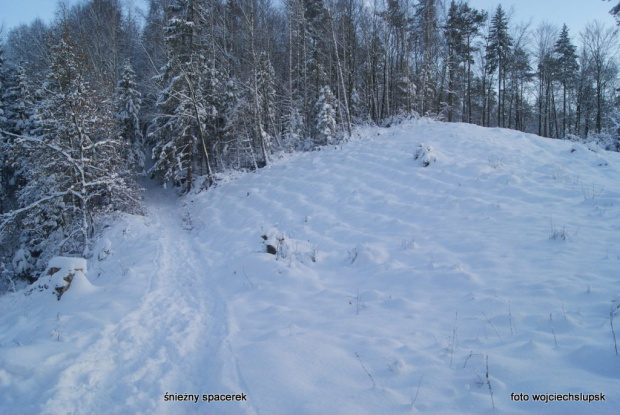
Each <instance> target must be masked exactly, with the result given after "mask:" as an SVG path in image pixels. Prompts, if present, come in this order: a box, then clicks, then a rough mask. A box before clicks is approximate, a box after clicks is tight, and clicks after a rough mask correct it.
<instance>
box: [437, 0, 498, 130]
mask: <svg viewBox="0 0 620 415" xmlns="http://www.w3.org/2000/svg"><path fill="white" fill-rule="evenodd" d="M486 19H487V14H486V12H484V11H482V12H481V11H478V10H476V9H473V8H471V7H470V6H469V5H468V4H467V3H465V2H463V1H459V2H458V3H456V2H455V1H454V0H452V2H451V3H450V8H449V10H448V19H447V21H446V26H445V28H444V36H445V38H446V45H447V47H448V59H449V63H450V64H451V68H450V69H451V70H450V72H449V84H450V86H449V88H450V90H451V91H452V90H453V89H454V88H455V86H454V81H453V79H454V76H455V75H456V72H457V68H458V67H459V66H460V65H461V64H464V65H463V66H464V67H463V72H464V73H465V76H464V78H465V80H466V86H465V88H463V92H464V95H466V97H463V99H462V100H463V102H466V103H467V109H466V111H463V114H465V113H466V114H467V122H471V121H472V110H471V107H472V103H471V76H472V73H471V64H472V63H473V60H474V59H473V56H472V54H473V53H474V52H475V51H476V50H477V48H476V47H475V46H473V41H474V39H475V38H476V36H478V35H479V34H480V27H481V26H482V24H483V23H484V22H485V21H486ZM450 106H452V103H451V102H450ZM463 114H462V116H461V118H463Z"/></svg>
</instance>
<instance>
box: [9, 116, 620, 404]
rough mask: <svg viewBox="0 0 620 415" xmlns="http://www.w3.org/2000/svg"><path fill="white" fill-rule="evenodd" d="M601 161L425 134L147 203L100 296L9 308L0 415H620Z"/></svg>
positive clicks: (436, 128) (610, 232)
mask: <svg viewBox="0 0 620 415" xmlns="http://www.w3.org/2000/svg"><path fill="white" fill-rule="evenodd" d="M592 150H597V149H596V148H594V147H592V148H591V149H589V148H588V147H586V146H584V145H581V144H573V143H570V142H566V141H556V140H549V139H543V138H540V137H536V136H533V135H527V134H522V133H520V132H516V131H510V130H502V129H485V128H480V127H476V126H472V125H466V124H443V123H437V122H430V121H428V120H418V121H410V122H405V123H403V124H400V125H397V126H394V127H392V128H390V129H366V130H363V131H359V132H358V133H357V137H356V139H355V140H353V141H352V142H350V143H347V144H344V145H343V146H338V147H328V148H324V149H322V150H321V151H318V152H313V153H303V154H295V155H292V156H286V157H284V158H283V159H280V160H277V161H276V162H274V163H273V165H272V166H270V167H269V168H265V169H262V170H260V171H257V172H254V173H250V174H245V175H241V176H240V177H237V178H236V179H234V180H229V181H227V182H224V183H222V184H221V185H220V186H218V187H217V188H213V189H211V190H209V191H207V192H203V193H200V194H192V195H188V196H185V197H183V198H182V199H180V200H176V199H175V198H174V195H173V194H172V193H170V192H166V191H163V190H153V191H150V192H149V194H148V195H147V199H146V202H147V209H148V215H147V216H146V217H144V218H143V217H131V216H125V217H123V218H120V219H119V220H118V221H117V222H115V223H114V224H112V225H111V226H110V227H109V228H108V229H107V230H106V232H105V235H104V237H102V238H101V240H100V241H98V244H97V247H96V250H95V252H96V253H97V255H96V257H95V258H93V259H92V260H91V261H90V262H89V269H88V272H87V275H86V276H87V278H88V281H89V282H90V284H92V286H91V285H89V286H88V287H87V289H81V290H80V289H78V288H79V287H77V288H76V289H75V290H74V289H73V288H71V289H69V291H67V293H66V294H65V295H64V296H63V297H62V299H61V300H60V301H57V300H56V297H55V296H54V295H52V293H51V292H50V291H49V290H44V289H43V290H36V289H35V290H32V291H30V292H29V293H28V295H25V293H24V292H20V293H15V294H10V295H6V296H4V297H2V298H0V310H1V311H0V413H2V414H13V413H15V414H17V413H20V414H24V413H32V414H36V413H44V414H66V413H70V414H92V413H107V414H129V413H136V414H137V413H144V414H173V413H174V414H180V413H187V414H193V413H217V414H270V415H271V414H282V415H286V414H291V413H295V414H336V413H337V414H355V415H359V414H385V413H390V414H400V413H403V414H404V413H429V414H438V413H446V414H448V413H450V414H454V413H463V414H482V413H498V412H497V410H499V411H501V412H500V413H505V414H526V413H532V412H534V413H539V414H555V413H588V412H592V411H593V410H595V411H596V412H597V413H600V414H615V413H617V412H618V409H619V408H620V396H619V395H618V392H617V391H618V390H620V357H619V356H617V355H616V353H615V350H614V338H613V333H612V330H611V328H612V325H611V324H610V311H612V307H615V305H616V304H615V303H612V301H613V300H615V299H616V298H619V297H620V290H619V285H618V271H617V270H618V267H619V265H620V225H619V223H620V222H619V221H618V219H619V217H620V154H615V153H606V152H603V151H600V150H597V151H592ZM416 156H417V159H416ZM268 246H269V247H268ZM268 250H270V251H272V252H275V255H273V254H270V253H267V251H268ZM619 314H620V313H619ZM618 320H619V321H617V322H616V326H614V327H615V330H616V331H617V335H618V336H620V319H618ZM619 340H620V338H619ZM513 393H514V394H517V395H518V394H524V395H523V396H522V397H521V401H517V400H515V399H516V398H515V397H514V396H515V395H513V397H512V398H511V394H513ZM548 393H551V394H569V393H571V394H573V398H570V397H569V396H566V398H569V399H574V396H575V394H576V396H577V397H579V398H582V397H583V396H582V395H580V394H586V396H587V395H593V398H594V395H596V397H598V398H602V396H601V395H600V394H604V401H602V400H600V401H596V402H591V403H589V404H588V403H585V402H581V401H580V402H575V401H570V402H549V403H544V402H535V401H534V394H548ZM170 394H174V396H172V397H171V395H170ZM177 394H183V395H184V396H183V398H185V397H186V396H185V394H191V395H199V396H198V398H197V399H198V402H196V403H195V402H187V401H182V402H181V401H177V400H176V399H177V398H178V396H177ZM209 394H224V395H226V394H227V395H231V399H233V401H228V402H205V401H203V399H202V398H203V396H202V395H209ZM525 394H527V396H526V395H525ZM187 397H188V398H190V397H189V396H187ZM205 398H207V400H208V399H209V397H208V396H205ZM525 398H529V401H527V402H524V401H523V400H524V399H525ZM191 399H195V398H194V397H191ZM211 399H213V397H211ZM237 399H238V400H237ZM493 407H495V409H496V410H495V411H494V410H493Z"/></svg>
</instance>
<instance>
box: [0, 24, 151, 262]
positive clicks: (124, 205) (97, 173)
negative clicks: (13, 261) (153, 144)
mask: <svg viewBox="0 0 620 415" xmlns="http://www.w3.org/2000/svg"><path fill="white" fill-rule="evenodd" d="M81 67H82V65H81V60H80V58H79V57H78V52H77V51H76V49H75V46H74V44H73V43H72V41H71V39H70V37H69V36H68V35H67V34H66V33H63V34H62V35H61V36H60V40H59V42H58V44H57V45H56V46H55V47H54V48H53V50H52V66H51V68H50V75H49V77H48V80H47V82H46V85H45V91H44V97H43V100H42V103H41V105H40V107H39V108H38V111H37V117H38V122H39V128H38V130H37V131H35V133H36V134H37V135H36V136H12V137H13V138H14V142H13V143H12V145H11V150H12V152H13V153H18V154H21V155H23V159H22V160H23V162H24V163H25V166H23V167H26V168H25V169H23V174H24V181H25V184H24V186H23V187H22V188H20V189H19V191H18V194H17V196H18V206H17V207H16V208H15V209H13V210H11V211H9V212H6V213H4V214H3V215H2V216H1V217H0V230H1V231H2V232H0V233H3V234H4V236H6V233H5V231H6V229H7V228H8V227H9V226H10V225H11V224H13V223H15V222H17V223H19V225H20V228H21V249H20V250H19V251H18V252H17V253H16V255H18V256H19V257H20V258H25V259H26V260H29V259H31V260H32V262H33V263H32V264H31V266H32V268H31V270H30V271H32V272H35V271H38V270H42V269H43V268H44V267H45V266H46V265H47V261H48V260H49V259H50V257H51V256H53V255H57V254H59V253H60V254H70V255H83V256H88V254H89V249H90V240H91V237H92V235H93V232H94V223H95V220H96V219H97V218H98V217H100V216H102V215H105V214H107V213H109V212H111V211H115V210H129V211H136V210H137V209H139V201H138V188H137V185H136V184H135V182H133V181H132V180H131V176H130V175H128V174H126V173H125V167H126V166H125V165H124V164H123V162H122V160H123V159H122V157H121V154H122V152H123V149H122V142H121V141H120V140H119V139H118V135H117V134H116V133H117V129H116V128H115V123H114V116H113V111H112V108H111V105H109V104H108V105H106V104H105V102H106V100H105V99H103V97H102V96H101V95H99V94H98V93H97V91H95V90H93V89H91V87H90V85H89V84H88V83H87V82H85V81H84V78H83V76H82V74H81V71H80V68H81ZM108 102H109V101H108ZM22 269H24V270H27V269H28V267H23V268H22Z"/></svg>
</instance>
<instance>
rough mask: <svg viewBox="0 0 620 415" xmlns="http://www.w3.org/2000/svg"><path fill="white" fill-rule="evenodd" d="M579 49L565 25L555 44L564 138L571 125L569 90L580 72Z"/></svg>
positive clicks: (556, 74)
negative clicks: (561, 96) (568, 107)
mask: <svg viewBox="0 0 620 415" xmlns="http://www.w3.org/2000/svg"><path fill="white" fill-rule="evenodd" d="M576 51H577V48H576V47H575V46H574V45H573V44H572V42H571V40H570V37H569V36H568V27H566V25H564V26H563V27H562V31H561V32H560V36H559V38H558V40H557V42H556V43H555V49H554V52H555V60H556V65H555V67H556V73H555V76H556V78H557V79H558V80H559V81H560V83H561V84H562V90H563V99H562V106H563V107H562V108H563V109H562V135H561V136H562V137H564V136H565V135H566V125H567V123H570V120H568V122H567V119H568V114H567V106H568V103H567V91H568V88H569V87H570V86H571V84H573V83H574V82H575V80H576V77H577V73H578V71H579V63H578V62H577V52H576Z"/></svg>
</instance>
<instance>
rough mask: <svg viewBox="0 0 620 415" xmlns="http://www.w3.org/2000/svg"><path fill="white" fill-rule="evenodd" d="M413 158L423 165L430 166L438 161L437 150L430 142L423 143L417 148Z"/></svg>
mask: <svg viewBox="0 0 620 415" xmlns="http://www.w3.org/2000/svg"><path fill="white" fill-rule="evenodd" d="M413 159H414V160H416V161H417V162H418V164H419V165H420V166H422V167H428V166H430V165H431V164H432V163H435V162H436V161H437V152H436V151H435V149H434V148H433V147H431V146H430V145H428V144H425V143H422V144H420V145H419V147H418V149H417V150H416V152H415V154H414V156H413Z"/></svg>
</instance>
